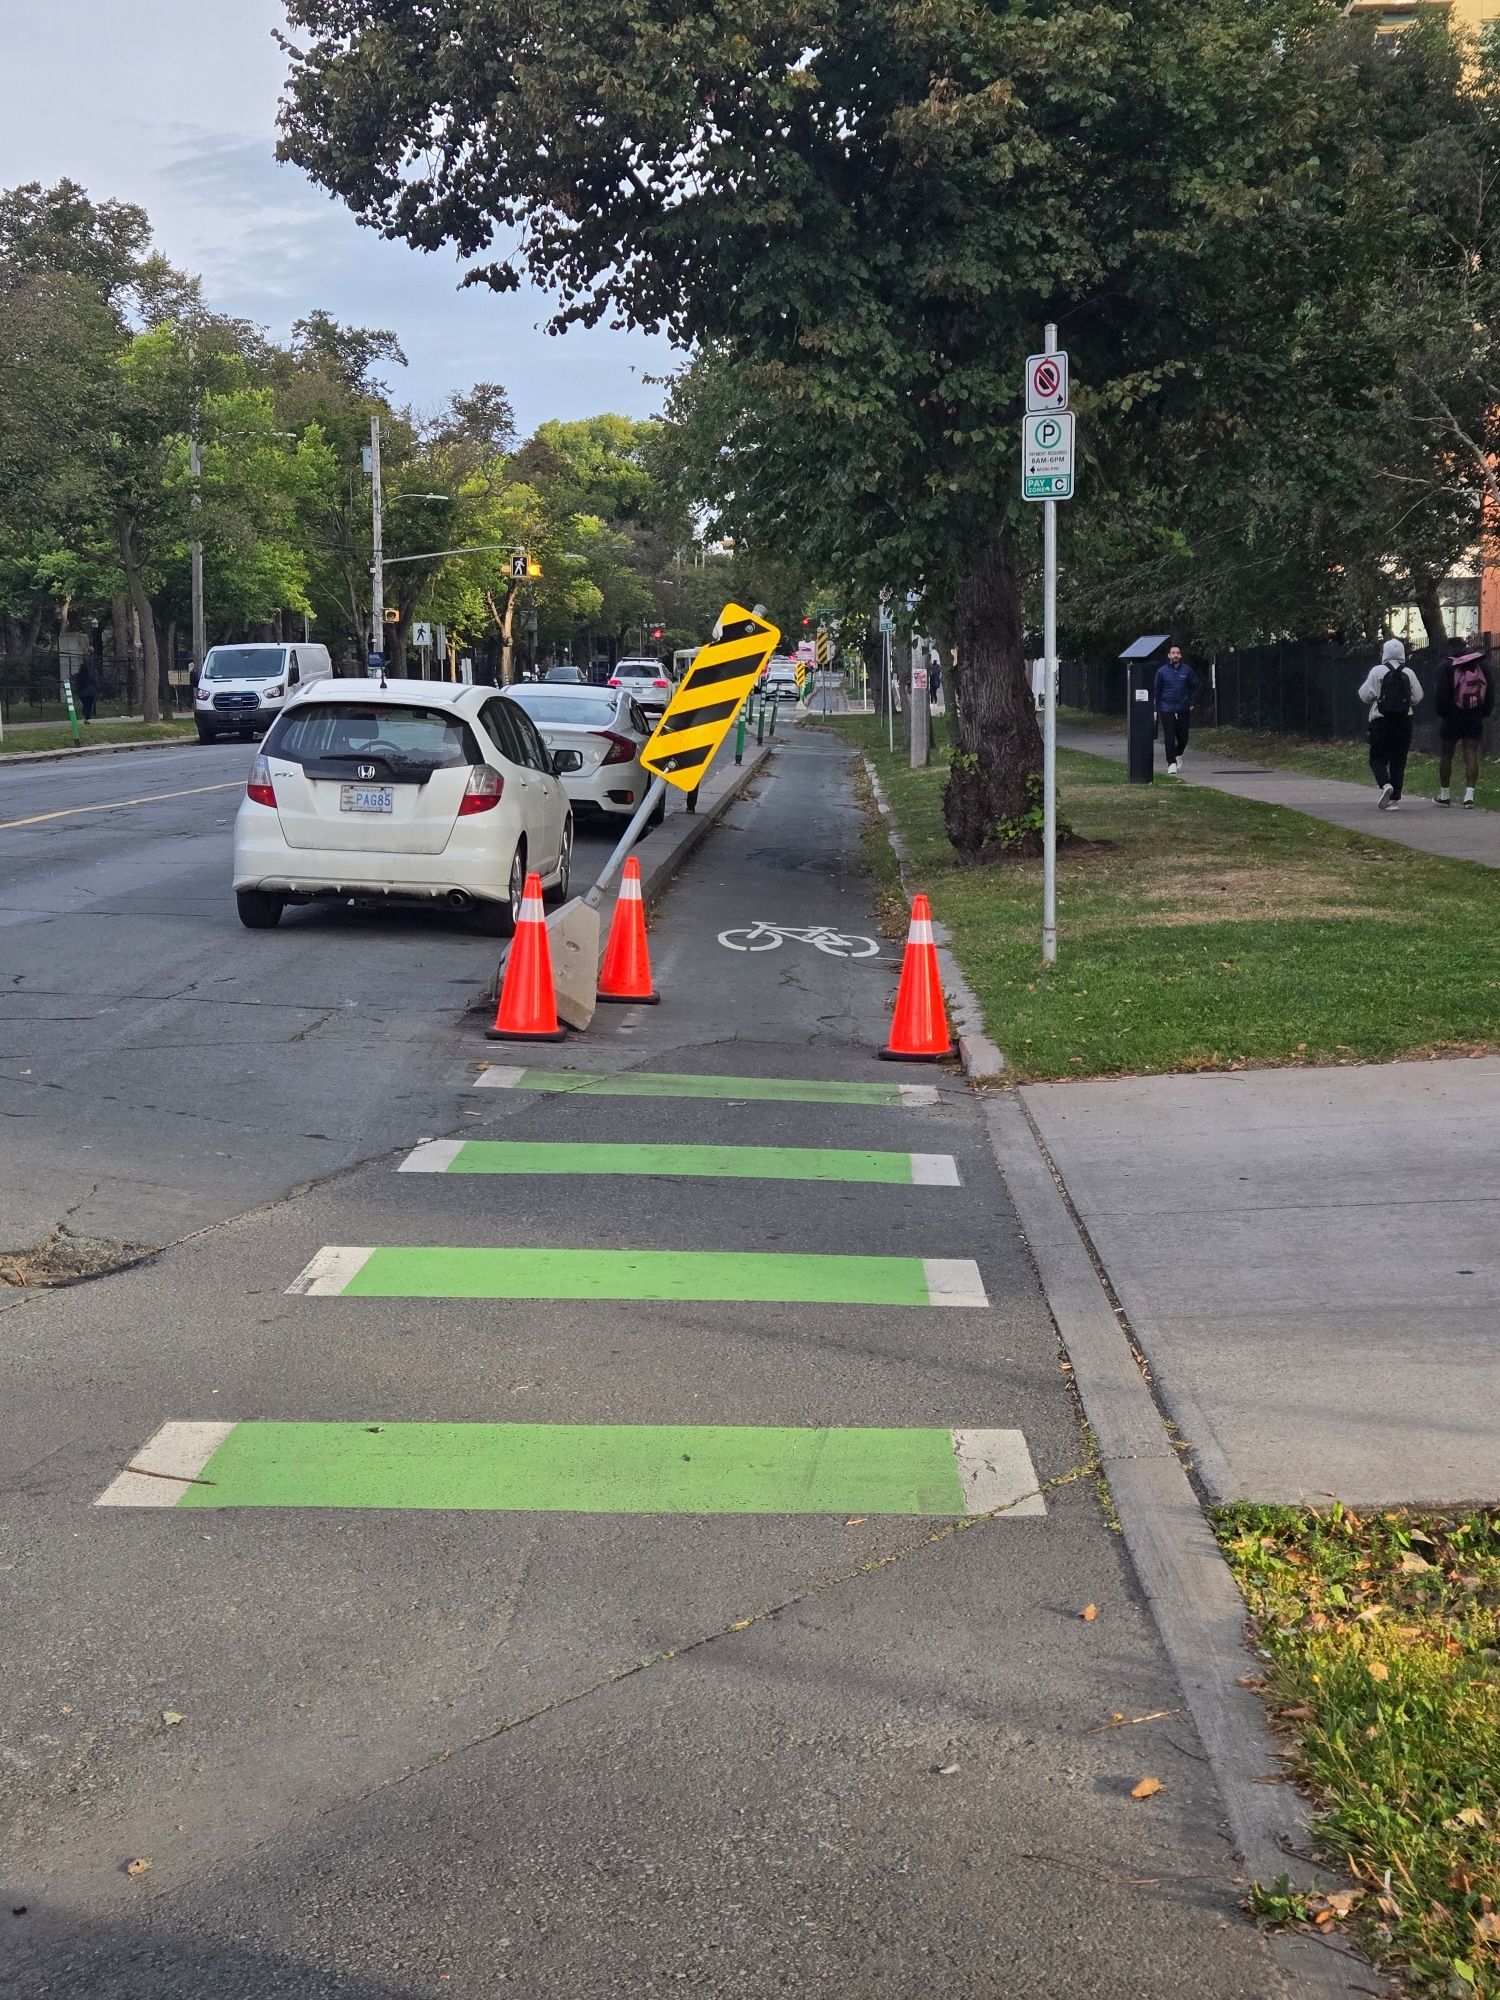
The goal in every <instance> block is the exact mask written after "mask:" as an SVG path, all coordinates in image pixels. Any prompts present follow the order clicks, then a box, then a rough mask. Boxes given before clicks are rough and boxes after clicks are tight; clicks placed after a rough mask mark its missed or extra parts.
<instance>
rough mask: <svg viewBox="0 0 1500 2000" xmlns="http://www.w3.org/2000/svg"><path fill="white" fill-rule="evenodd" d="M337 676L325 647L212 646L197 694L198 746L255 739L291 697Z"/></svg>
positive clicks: (301, 644) (300, 644)
mask: <svg viewBox="0 0 1500 2000" xmlns="http://www.w3.org/2000/svg"><path fill="white" fill-rule="evenodd" d="M332 677H333V661H332V660H331V659H330V658H329V657H328V648H327V647H326V646H313V645H310V644H308V642H307V641H306V640H302V639H299V640H298V642H297V643H296V645H294V646H291V645H287V646H283V645H245V646H210V647H209V649H208V654H207V656H206V658H205V659H204V662H203V666H202V669H201V670H200V672H199V675H198V683H197V686H196V688H195V689H194V691H193V720H194V722H196V724H197V725H198V741H199V742H200V743H212V742H213V740H214V738H215V737H217V736H246V737H248V736H255V735H258V734H260V733H261V731H263V730H266V729H269V728H270V726H271V724H272V723H273V722H274V721H275V720H276V718H277V716H278V715H280V713H281V711H282V710H283V709H284V708H285V707H286V705H287V703H288V702H289V701H290V700H291V698H292V696H293V695H295V694H296V693H298V692H299V690H301V689H302V688H310V687H315V686H316V685H317V683H318V682H319V681H326V680H330V679H332Z"/></svg>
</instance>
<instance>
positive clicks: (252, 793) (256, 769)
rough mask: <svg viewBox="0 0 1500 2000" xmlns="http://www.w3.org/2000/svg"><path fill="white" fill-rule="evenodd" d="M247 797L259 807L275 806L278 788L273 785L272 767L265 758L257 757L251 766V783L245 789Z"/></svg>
mask: <svg viewBox="0 0 1500 2000" xmlns="http://www.w3.org/2000/svg"><path fill="white" fill-rule="evenodd" d="M245 797H246V798H247V799H250V800H252V801H253V802H254V803H255V804H256V805H258V806H273V807H274V806H275V804H276V787H275V786H274V785H273V784H272V783H271V767H270V765H269V764H268V763H267V762H266V760H265V758H264V757H257V758H256V760H255V762H254V763H253V764H252V765H251V766H250V782H249V783H248V784H247V785H246V787H245Z"/></svg>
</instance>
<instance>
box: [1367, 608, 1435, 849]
mask: <svg viewBox="0 0 1500 2000" xmlns="http://www.w3.org/2000/svg"><path fill="white" fill-rule="evenodd" d="M1359 698H1360V700H1361V701H1363V702H1368V703H1369V707H1370V769H1371V770H1372V771H1373V772H1374V774H1375V782H1376V784H1377V785H1378V786H1379V787H1380V796H1379V798H1377V799H1376V801H1375V803H1376V805H1377V806H1379V808H1380V810H1381V811H1382V812H1395V810H1396V808H1397V807H1398V806H1399V805H1400V803H1401V786H1402V783H1403V781H1404V780H1405V777H1406V760H1407V758H1408V757H1409V756H1410V754H1411V720H1412V716H1413V715H1414V714H1415V713H1416V707H1417V703H1418V702H1419V701H1420V700H1421V699H1422V683H1421V682H1420V681H1419V680H1418V679H1417V677H1416V675H1415V674H1414V673H1413V672H1412V670H1411V668H1410V667H1409V666H1408V665H1407V664H1406V648H1405V647H1404V646H1403V645H1402V643H1401V641H1400V640H1399V639H1387V640H1386V642H1385V644H1384V646H1382V647H1381V649H1380V658H1379V659H1378V660H1377V661H1376V663H1375V665H1374V666H1373V667H1371V669H1370V671H1369V672H1368V673H1367V674H1366V675H1365V677H1364V681H1363V682H1362V683H1361V686H1360V690H1359Z"/></svg>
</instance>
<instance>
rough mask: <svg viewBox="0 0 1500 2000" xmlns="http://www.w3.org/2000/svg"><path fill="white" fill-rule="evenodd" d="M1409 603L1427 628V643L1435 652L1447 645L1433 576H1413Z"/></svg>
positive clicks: (1446, 629)
mask: <svg viewBox="0 0 1500 2000" xmlns="http://www.w3.org/2000/svg"><path fill="white" fill-rule="evenodd" d="M1411 601H1412V603H1413V604H1415V605H1416V607H1417V609H1418V611H1420V612H1421V614H1422V623H1423V624H1424V625H1425V626H1426V627H1427V643H1428V645H1429V646H1430V647H1431V648H1432V649H1433V651H1434V652H1436V651H1437V649H1438V647H1439V646H1443V645H1446V644H1447V641H1448V621H1447V620H1446V619H1445V618H1444V616H1443V607H1442V603H1441V601H1440V599H1439V597H1438V584H1437V578H1436V577H1435V576H1426V575H1422V574H1418V575H1414V576H1413V577H1412V580H1411Z"/></svg>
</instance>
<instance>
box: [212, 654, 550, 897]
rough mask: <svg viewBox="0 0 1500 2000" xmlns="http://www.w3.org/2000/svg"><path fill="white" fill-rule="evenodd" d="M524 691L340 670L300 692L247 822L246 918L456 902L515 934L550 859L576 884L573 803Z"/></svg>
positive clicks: (249, 793)
mask: <svg viewBox="0 0 1500 2000" xmlns="http://www.w3.org/2000/svg"><path fill="white" fill-rule="evenodd" d="M570 761H571V759H570V758H569V757H567V756H563V757H560V758H559V759H557V760H554V759H553V757H552V754H551V753H550V752H549V751H548V749H547V746H546V745H545V744H544V743H543V741H542V739H541V737H540V736H539V735H538V733H537V730H536V726H535V724H534V723H533V722H532V720H531V718H530V716H528V715H527V714H526V712H525V710H524V709H522V708H521V707H520V705H519V704H518V703H517V702H514V701H512V700H510V699H509V698H508V697H507V696H505V695H503V694H501V693H500V692H499V691H498V690H497V689H495V688H489V687H471V686H468V685H466V684H464V683H462V682H459V683H456V684H455V683H449V682H444V681H392V682H390V683H389V684H385V683H382V682H381V681H378V680H362V681H356V680H329V681H324V682H321V683H320V684H319V685H318V686H317V687H314V688H309V689H307V690H306V691H305V692H302V693H299V695H298V697H297V699H296V700H295V701H293V702H290V703H288V705H287V707H286V708H285V709H284V711H283V712H282V714H281V715H280V716H279V717H278V718H277V720H276V721H275V723H273V725H272V727H271V729H270V731H269V733H268V734H267V736H266V740H265V742H264V743H263V744H262V745H261V749H260V755H259V756H258V757H257V758H256V759H255V762H254V764H253V765H252V766H251V769H250V781H249V784H248V785H247V786H246V789H245V799H244V802H243V804H242V805H241V806H240V810H239V815H238V817H237V818H236V820H235V824H234V893H235V901H236V902H237V904H238V905H239V913H240V921H241V923H243V924H244V925H245V926H246V928H247V929H249V930H270V929H271V928H272V926H273V925H275V924H277V923H278V922H279V921H280V919H281V913H282V911H283V909H284V908H285V907H286V905H287V904H288V903H310V902H315V901H319V900H326V901H337V902H358V903H376V904H379V903H427V904H432V903H443V904H446V905H447V906H448V907H449V908H451V909H455V910H473V911H474V912H475V913H476V914H477V915H478V916H479V917H480V918H481V920H482V921H483V922H484V925H485V928H486V929H488V930H491V931H493V932H496V933H497V934H499V935H500V936H502V937H508V936H509V935H510V934H511V932H512V931H513V930H514V928H515V924H516V920H517V918H518V917H519V915H520V910H521V895H522V891H523V889H524V887H525V882H526V876H527V873H528V872H529V871H530V870H532V869H535V870H536V872H537V873H538V874H539V875H540V876H541V878H542V885H543V887H544V889H546V890H548V891H549V892H550V893H549V900H550V901H557V902H561V901H562V900H563V898H564V897H565V896H566V895H567V892H568V875H569V871H570V869H571V867H572V859H573V813H572V809H571V807H570V806H569V804H568V799H567V794H566V792H565V791H564V789H563V778H562V776H561V775H559V771H558V764H559V763H568V762H570Z"/></svg>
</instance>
